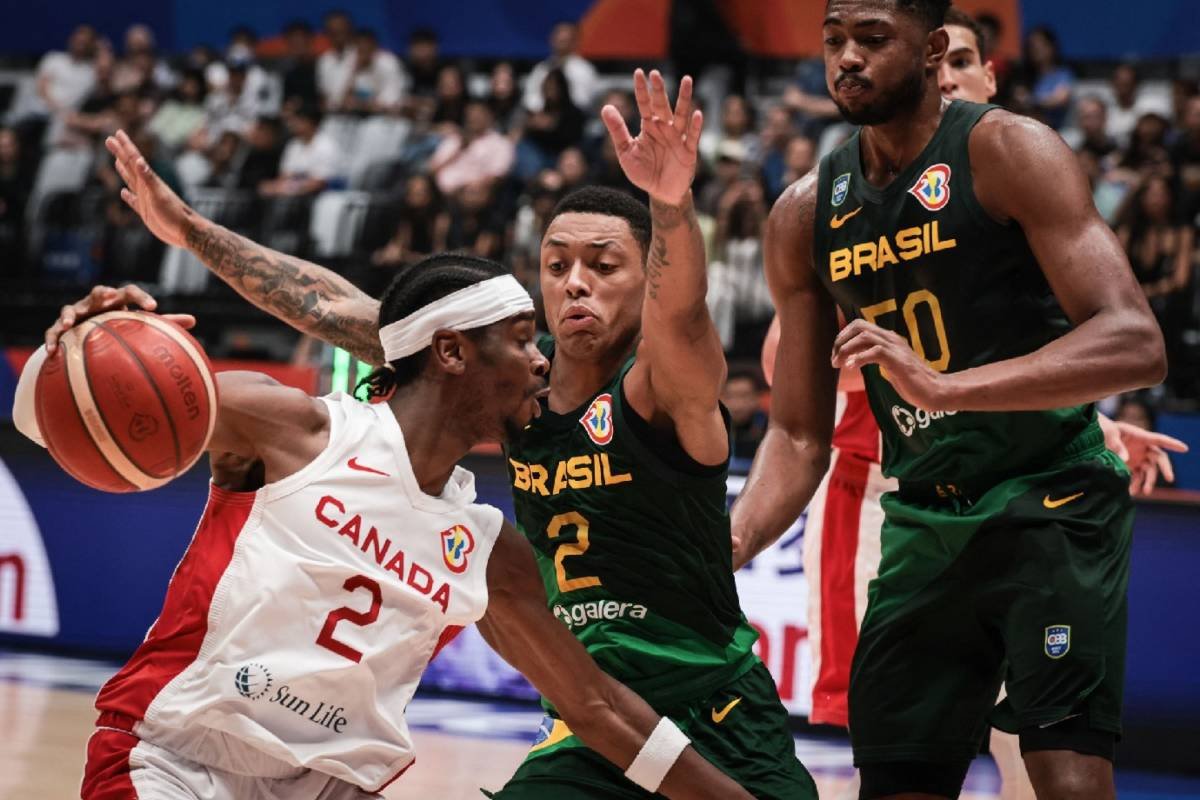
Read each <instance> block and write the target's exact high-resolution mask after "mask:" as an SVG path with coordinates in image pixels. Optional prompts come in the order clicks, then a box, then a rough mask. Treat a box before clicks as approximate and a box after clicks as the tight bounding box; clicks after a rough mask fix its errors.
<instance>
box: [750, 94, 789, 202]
mask: <svg viewBox="0 0 1200 800" xmlns="http://www.w3.org/2000/svg"><path fill="white" fill-rule="evenodd" d="M795 134H796V128H795V126H793V125H792V115H791V113H789V112H788V110H787V107H786V106H783V105H773V106H771V107H770V108H769V109H767V119H766V122H765V123H764V124H763V128H762V133H761V134H760V135H759V153H760V154H761V157H760V162H761V164H762V166H761V170H762V179H763V186H764V187H765V188H766V190H767V200H768V201H769V202H772V203H774V202H775V199H776V198H777V197H779V195H780V194H782V193H783V190H784V189H786V188H787V184H786V183H784V182H783V175H784V173H785V172H786V171H787V146H788V142H790V141H791V140H792V137H793V136H795Z"/></svg>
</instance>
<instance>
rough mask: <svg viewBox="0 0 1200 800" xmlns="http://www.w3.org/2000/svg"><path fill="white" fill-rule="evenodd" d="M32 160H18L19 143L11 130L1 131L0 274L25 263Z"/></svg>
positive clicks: (10, 272)
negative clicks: (26, 204)
mask: <svg viewBox="0 0 1200 800" xmlns="http://www.w3.org/2000/svg"><path fill="white" fill-rule="evenodd" d="M33 165H34V160H33V159H30V158H22V157H21V141H20V139H19V138H18V136H17V133H16V131H14V130H13V129H12V128H0V265H2V266H0V274H4V275H12V273H13V272H14V271H15V270H16V269H17V268H18V267H20V266H21V265H23V264H25V263H26V260H25V246H24V242H25V203H26V201H27V200H28V199H29V192H30V191H31V190H32V189H33Z"/></svg>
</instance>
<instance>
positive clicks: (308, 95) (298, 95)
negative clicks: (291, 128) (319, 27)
mask: <svg viewBox="0 0 1200 800" xmlns="http://www.w3.org/2000/svg"><path fill="white" fill-rule="evenodd" d="M283 42H284V46H285V47H286V52H287V54H286V55H285V56H284V58H283V60H282V61H281V62H280V64H279V72H280V75H281V76H282V77H283V103H284V108H285V109H287V110H289V111H290V110H295V109H297V108H300V107H301V106H318V105H320V102H321V93H320V91H319V90H318V89H317V62H316V59H315V57H314V55H313V29H312V26H311V25H309V24H308V23H307V22H305V21H304V20H300V19H298V20H293V21H292V22H289V23H288V24H287V26H286V27H285V28H284V29H283Z"/></svg>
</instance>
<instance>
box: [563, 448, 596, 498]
mask: <svg viewBox="0 0 1200 800" xmlns="http://www.w3.org/2000/svg"><path fill="white" fill-rule="evenodd" d="M591 466H592V459H591V456H575V457H574V458H572V459H571V460H570V461H568V462H567V473H568V474H570V476H571V488H572V489H587V488H588V487H590V486H591V485H592V470H591ZM559 467H560V468H561V467H562V463H561V462H559ZM554 485H555V487H557V486H558V478H555V479H554ZM555 491H558V489H557V488H555Z"/></svg>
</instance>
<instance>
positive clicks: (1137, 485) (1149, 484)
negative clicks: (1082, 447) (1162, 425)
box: [1099, 414, 1188, 496]
mask: <svg viewBox="0 0 1200 800" xmlns="http://www.w3.org/2000/svg"><path fill="white" fill-rule="evenodd" d="M1099 419H1100V428H1101V429H1102V430H1103V431H1104V443H1105V445H1107V447H1108V449H1109V450H1112V451H1113V452H1114V453H1116V454H1117V455H1118V456H1120V457H1121V460H1122V461H1124V462H1125V465H1126V466H1128V467H1129V471H1130V472H1131V473H1132V477H1131V478H1130V481H1129V491H1130V493H1131V494H1133V495H1134V496H1142V495H1147V494H1150V492H1152V491H1154V486H1155V484H1157V483H1158V476H1159V475H1162V476H1163V477H1164V478H1166V479H1167V482H1168V483H1170V482H1173V481H1174V480H1175V470H1174V469H1173V468H1172V467H1171V457H1170V456H1168V455H1167V452H1168V451H1169V452H1172V453H1186V452H1187V451H1188V446H1187V445H1186V444H1185V443H1183V442H1181V441H1179V440H1178V439H1176V438H1174V437H1172V436H1167V435H1166V434H1162V433H1155V432H1154V431H1148V430H1146V429H1145V428H1139V427H1138V426H1136V425H1130V424H1129V423H1128V422H1117V421H1116V420H1111V419H1109V418H1108V417H1106V416H1104V415H1103V414H1101V415H1100V417H1099Z"/></svg>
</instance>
